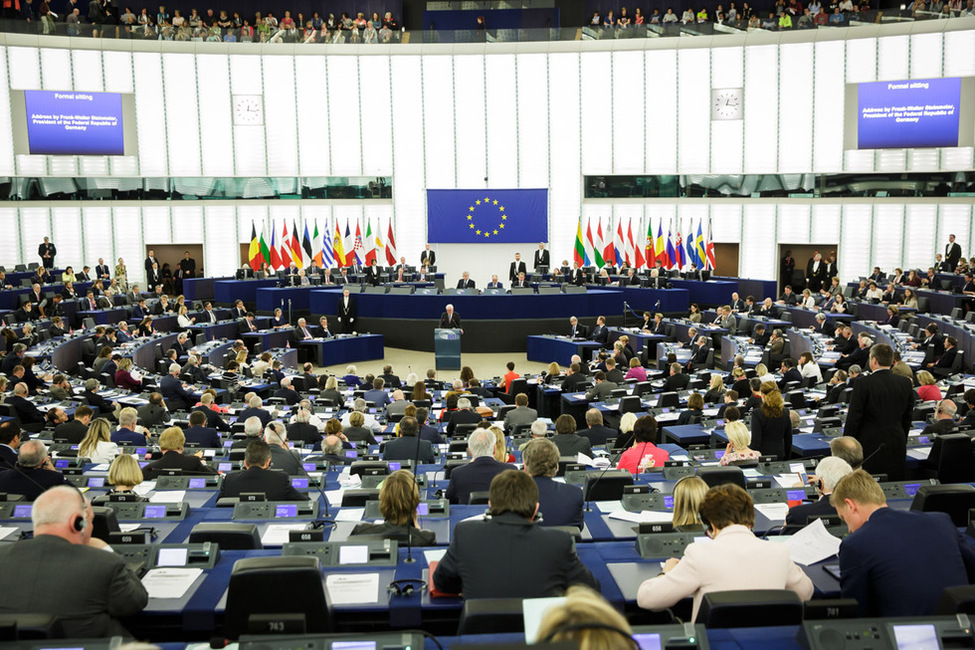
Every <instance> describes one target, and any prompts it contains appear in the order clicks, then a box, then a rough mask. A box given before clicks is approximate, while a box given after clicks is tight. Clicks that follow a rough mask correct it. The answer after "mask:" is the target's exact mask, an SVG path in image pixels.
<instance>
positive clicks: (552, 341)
mask: <svg viewBox="0 0 975 650" xmlns="http://www.w3.org/2000/svg"><path fill="white" fill-rule="evenodd" d="M526 342H527V355H528V360H529V361H538V362H540V363H552V362H553V361H555V362H556V363H558V364H559V365H560V366H563V367H567V366H569V365H570V364H571V363H572V355H573V354H578V355H579V356H580V357H582V360H583V362H588V361H589V360H590V359H591V358H592V351H593V350H598V349H599V347H600V346H599V344H598V343H596V342H595V341H574V340H572V339H570V338H567V337H562V336H529V337H527V339H526Z"/></svg>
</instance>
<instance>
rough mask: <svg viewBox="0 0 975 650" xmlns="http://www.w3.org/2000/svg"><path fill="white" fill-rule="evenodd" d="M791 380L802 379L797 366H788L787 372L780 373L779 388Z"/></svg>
mask: <svg viewBox="0 0 975 650" xmlns="http://www.w3.org/2000/svg"><path fill="white" fill-rule="evenodd" d="M793 381H799V382H801V381H802V373H801V372H799V370H798V369H797V368H789V370H788V372H786V373H785V374H784V375H782V379H780V380H779V388H780V389H784V388H785V385H786V384H788V383H790V382H793Z"/></svg>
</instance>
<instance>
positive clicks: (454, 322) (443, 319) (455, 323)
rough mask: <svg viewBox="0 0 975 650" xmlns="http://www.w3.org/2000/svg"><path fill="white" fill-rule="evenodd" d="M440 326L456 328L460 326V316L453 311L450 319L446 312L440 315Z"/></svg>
mask: <svg viewBox="0 0 975 650" xmlns="http://www.w3.org/2000/svg"><path fill="white" fill-rule="evenodd" d="M440 327H441V328H457V327H460V316H458V315H457V312H456V311H455V312H454V313H453V314H452V315H451V317H450V319H449V320H448V318H447V312H444V313H443V314H441V315H440Z"/></svg>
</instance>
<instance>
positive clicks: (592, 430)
mask: <svg viewBox="0 0 975 650" xmlns="http://www.w3.org/2000/svg"><path fill="white" fill-rule="evenodd" d="M576 433H577V434H579V435H580V436H582V437H583V438H585V439H587V440H588V441H589V445H590V446H591V447H598V446H599V445H605V444H606V440H607V439H608V438H615V437H616V436H618V435H619V432H618V431H617V430H616V429H610V428H609V427H605V426H603V425H601V424H597V425H596V426H593V427H589V428H588V429H583V430H581V431H577V432H576ZM556 437H558V436H556Z"/></svg>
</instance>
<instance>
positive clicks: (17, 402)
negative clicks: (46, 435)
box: [7, 382, 44, 431]
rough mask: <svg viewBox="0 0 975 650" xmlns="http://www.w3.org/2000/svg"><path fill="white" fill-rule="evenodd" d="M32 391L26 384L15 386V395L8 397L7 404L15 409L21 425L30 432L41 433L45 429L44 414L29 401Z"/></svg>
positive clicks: (20, 383)
mask: <svg viewBox="0 0 975 650" xmlns="http://www.w3.org/2000/svg"><path fill="white" fill-rule="evenodd" d="M29 393H30V391H29V389H28V388H27V384H25V383H24V382H19V383H17V385H16V386H14V394H13V395H11V396H9V397H7V404H9V405H10V406H11V407H13V409H14V411H15V412H16V415H17V417H18V418H20V423H21V425H23V427H24V428H25V429H26V430H28V431H40V430H41V429H42V428H44V414H43V413H41V411H40V409H38V408H37V407H36V406H34V403H33V402H31V401H29V400H28V399H27V396H28V395H29Z"/></svg>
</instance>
